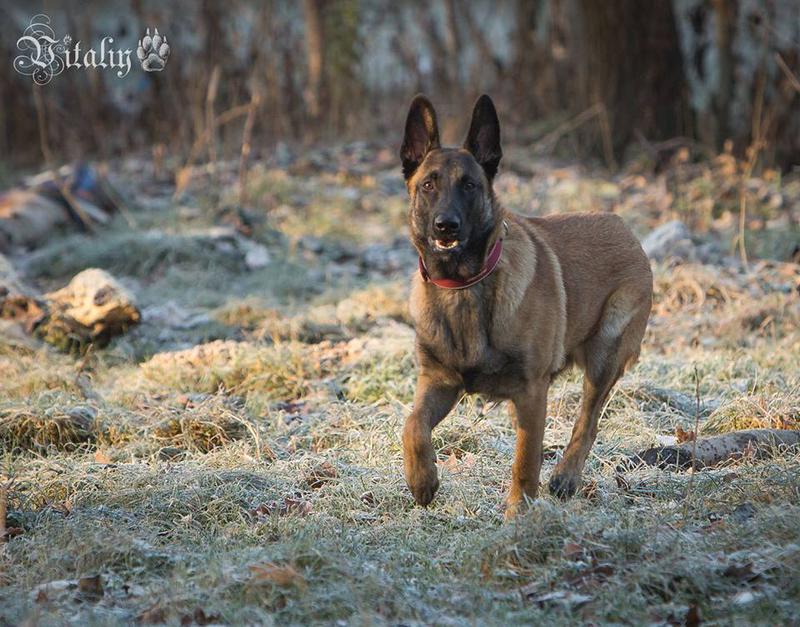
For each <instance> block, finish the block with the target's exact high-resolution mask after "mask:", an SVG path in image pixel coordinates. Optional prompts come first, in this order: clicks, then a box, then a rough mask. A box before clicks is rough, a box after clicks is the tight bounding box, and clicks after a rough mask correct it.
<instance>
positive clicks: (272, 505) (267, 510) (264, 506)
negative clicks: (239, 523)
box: [248, 496, 312, 520]
mask: <svg viewBox="0 0 800 627" xmlns="http://www.w3.org/2000/svg"><path fill="white" fill-rule="evenodd" d="M311 509H312V505H311V502H310V501H307V500H305V499H304V498H302V497H301V496H285V497H283V499H281V500H277V501H269V502H267V503H261V504H260V505H258V506H256V507H255V508H253V509H251V510H249V511H248V513H249V514H250V516H251V517H252V518H255V519H256V520H262V519H264V518H267V517H269V516H287V515H289V514H298V515H300V516H307V515H308V514H310V513H311Z"/></svg>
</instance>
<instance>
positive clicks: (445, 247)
mask: <svg viewBox="0 0 800 627" xmlns="http://www.w3.org/2000/svg"><path fill="white" fill-rule="evenodd" d="M400 158H401V162H402V169H403V175H404V177H405V182H406V187H407V188H408V194H409V198H410V208H409V213H408V224H409V230H410V238H411V242H412V243H413V245H414V247H415V248H416V251H417V253H418V254H419V271H418V272H416V273H415V276H414V278H413V282H412V288H411V297H410V313H411V317H412V319H413V321H414V326H415V331H416V339H415V350H416V357H417V363H418V368H419V370H418V376H417V383H416V391H415V393H414V404H413V409H412V412H411V414H410V415H409V416H408V418H407V419H406V421H405V425H404V427H403V461H404V472H405V479H406V483H407V484H408V487H409V489H410V490H411V493H412V495H413V496H414V499H415V500H416V502H417V503H418V504H420V505H423V506H425V505H428V504H429V503H430V502H431V501H432V500H433V497H434V495H435V494H436V491H437V489H438V487H439V481H438V476H437V471H436V455H435V451H434V449H433V445H432V442H431V431H432V430H433V428H434V427H436V425H437V424H438V423H439V422H440V421H441V420H442V419H444V418H445V416H447V414H448V413H449V412H450V410H451V409H452V408H453V406H454V405H455V404H456V403H457V402H458V400H459V399H460V398H461V396H462V395H463V394H464V393H469V394H472V393H478V394H483V395H485V396H487V397H488V398H489V399H492V400H509V401H510V408H511V413H512V416H513V418H514V419H515V427H516V449H515V455H514V463H513V466H512V472H511V489H510V492H509V494H508V497H507V509H506V512H507V516H513V515H514V513H515V512H516V511H517V510H518V508H519V507H520V506H521V505H522V504H524V503H526V502H527V500H532V499H535V498H536V496H537V491H538V488H539V473H540V470H541V466H542V440H543V436H544V427H545V417H546V409H547V392H548V388H549V386H550V383H551V381H552V380H553V379H554V378H555V377H556V376H557V375H558V374H559V373H560V372H562V371H564V370H565V369H566V368H568V367H569V366H571V365H573V364H575V365H577V366H578V367H580V368H581V369H582V370H583V372H584V379H583V399H582V405H581V410H580V415H579V416H578V418H577V420H576V421H575V425H574V428H573V431H572V436H571V438H570V441H569V444H568V445H567V447H566V449H565V451H564V455H563V458H562V459H561V461H560V462H559V463H558V464H557V465H556V467H555V469H554V471H553V473H552V476H551V478H550V481H549V484H548V486H549V489H550V492H551V493H552V494H554V495H556V496H558V497H560V498H568V497H570V496H572V495H573V494H574V493H575V492H576V490H577V489H578V487H579V485H580V478H581V473H582V471H583V467H584V464H585V463H586V458H587V457H588V455H589V450H590V449H591V446H592V444H593V443H594V440H595V437H596V435H597V427H598V421H599V418H600V414H601V412H602V409H603V406H604V404H605V401H606V399H607V398H608V394H609V392H610V390H611V388H612V387H613V385H614V384H615V383H616V381H617V379H619V377H620V376H621V375H622V374H623V372H624V371H625V370H626V369H627V368H628V367H630V366H631V365H632V364H633V363H634V362H635V361H636V360H637V359H638V357H639V351H640V347H641V342H642V337H643V336H644V332H645V328H646V326H647V320H648V316H649V314H650V309H651V305H652V293H653V276H652V272H651V270H650V262H649V260H648V258H647V255H645V253H644V251H643V250H642V247H641V246H640V244H639V242H638V240H637V239H636V237H635V236H634V235H633V234H632V233H631V231H630V230H629V229H628V227H627V226H626V225H625V224H624V223H623V221H622V220H621V219H620V218H619V217H618V216H616V215H613V214H610V213H582V214H562V215H552V216H546V217H523V216H520V215H516V214H514V213H511V212H509V211H506V210H504V209H503V208H502V206H501V205H500V204H499V203H498V201H497V198H496V197H495V194H494V190H493V187H492V183H493V180H494V178H495V175H496V174H497V169H498V166H499V164H500V159H501V158H502V150H501V147H500V123H499V120H498V117H497V112H496V110H495V107H494V103H493V102H492V100H491V98H489V97H488V96H487V95H483V96H481V97H480V98H479V99H478V100H477V102H476V103H475V107H474V110H473V113H472V120H471V123H470V127H469V131H468V133H467V137H466V140H465V141H464V144H463V146H462V147H461V148H443V147H442V146H441V145H440V142H439V130H438V126H437V121H436V112H435V110H434V108H433V105H432V104H431V103H430V101H429V100H428V99H427V98H425V97H424V96H422V95H419V96H417V97H416V98H414V100H413V102H412V103H411V107H410V109H409V112H408V117H407V119H406V125H405V136H404V138H403V143H402V147H401V149H400Z"/></svg>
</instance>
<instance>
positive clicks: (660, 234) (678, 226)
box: [642, 220, 696, 261]
mask: <svg viewBox="0 0 800 627" xmlns="http://www.w3.org/2000/svg"><path fill="white" fill-rule="evenodd" d="M642 248H643V249H644V252H645V253H646V254H647V256H648V257H650V259H652V260H653V261H664V260H665V259H667V258H669V257H677V258H679V259H693V258H694V257H695V256H696V251H695V248H696V247H695V244H694V242H692V236H691V233H689V229H688V228H686V225H685V224H684V223H683V222H681V221H680V220H672V221H671V222H667V223H665V224H662V225H661V226H659V227H657V228H656V229H654V230H653V231H651V233H650V234H649V235H648V236H647V237H645V238H644V239H643V240H642Z"/></svg>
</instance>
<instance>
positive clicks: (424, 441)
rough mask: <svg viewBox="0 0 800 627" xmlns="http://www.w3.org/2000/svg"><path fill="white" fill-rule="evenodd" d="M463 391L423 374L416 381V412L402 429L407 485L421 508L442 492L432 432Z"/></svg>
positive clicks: (413, 412)
mask: <svg viewBox="0 0 800 627" xmlns="http://www.w3.org/2000/svg"><path fill="white" fill-rule="evenodd" d="M460 391H461V389H460V388H459V387H458V386H457V385H452V384H447V383H442V382H441V381H438V380H435V379H434V378H432V377H430V376H428V375H426V374H425V373H424V372H422V373H420V375H419V378H418V379H417V389H416V392H414V409H413V411H412V412H411V415H410V416H409V417H408V418H407V419H406V424H405V427H403V463H404V467H405V475H406V483H407V484H408V487H409V489H410V490H411V494H413V495H414V500H415V501H416V502H417V503H419V504H420V505H427V504H428V503H430V502H431V501H432V500H433V497H434V495H435V494H436V490H437V489H438V488H439V479H438V477H437V473H436V453H435V452H434V450H433V443H432V442H431V431H432V430H433V428H434V427H435V426H436V425H437V424H439V422H441V420H442V419H443V418H444V417H445V416H446V415H447V414H448V412H449V411H450V410H451V409H452V408H453V405H455V402H456V401H457V400H458V395H459V393H460Z"/></svg>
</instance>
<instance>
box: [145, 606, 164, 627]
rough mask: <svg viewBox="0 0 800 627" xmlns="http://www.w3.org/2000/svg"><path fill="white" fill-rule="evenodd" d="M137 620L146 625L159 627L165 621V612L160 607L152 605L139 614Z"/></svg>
mask: <svg viewBox="0 0 800 627" xmlns="http://www.w3.org/2000/svg"><path fill="white" fill-rule="evenodd" d="M138 620H139V622H140V623H145V624H146V625H159V624H161V623H165V622H166V621H167V612H166V610H165V609H164V608H163V607H161V606H160V605H154V606H152V607H149V608H147V609H146V610H144V611H143V612H142V613H141V614H139V616H138Z"/></svg>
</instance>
